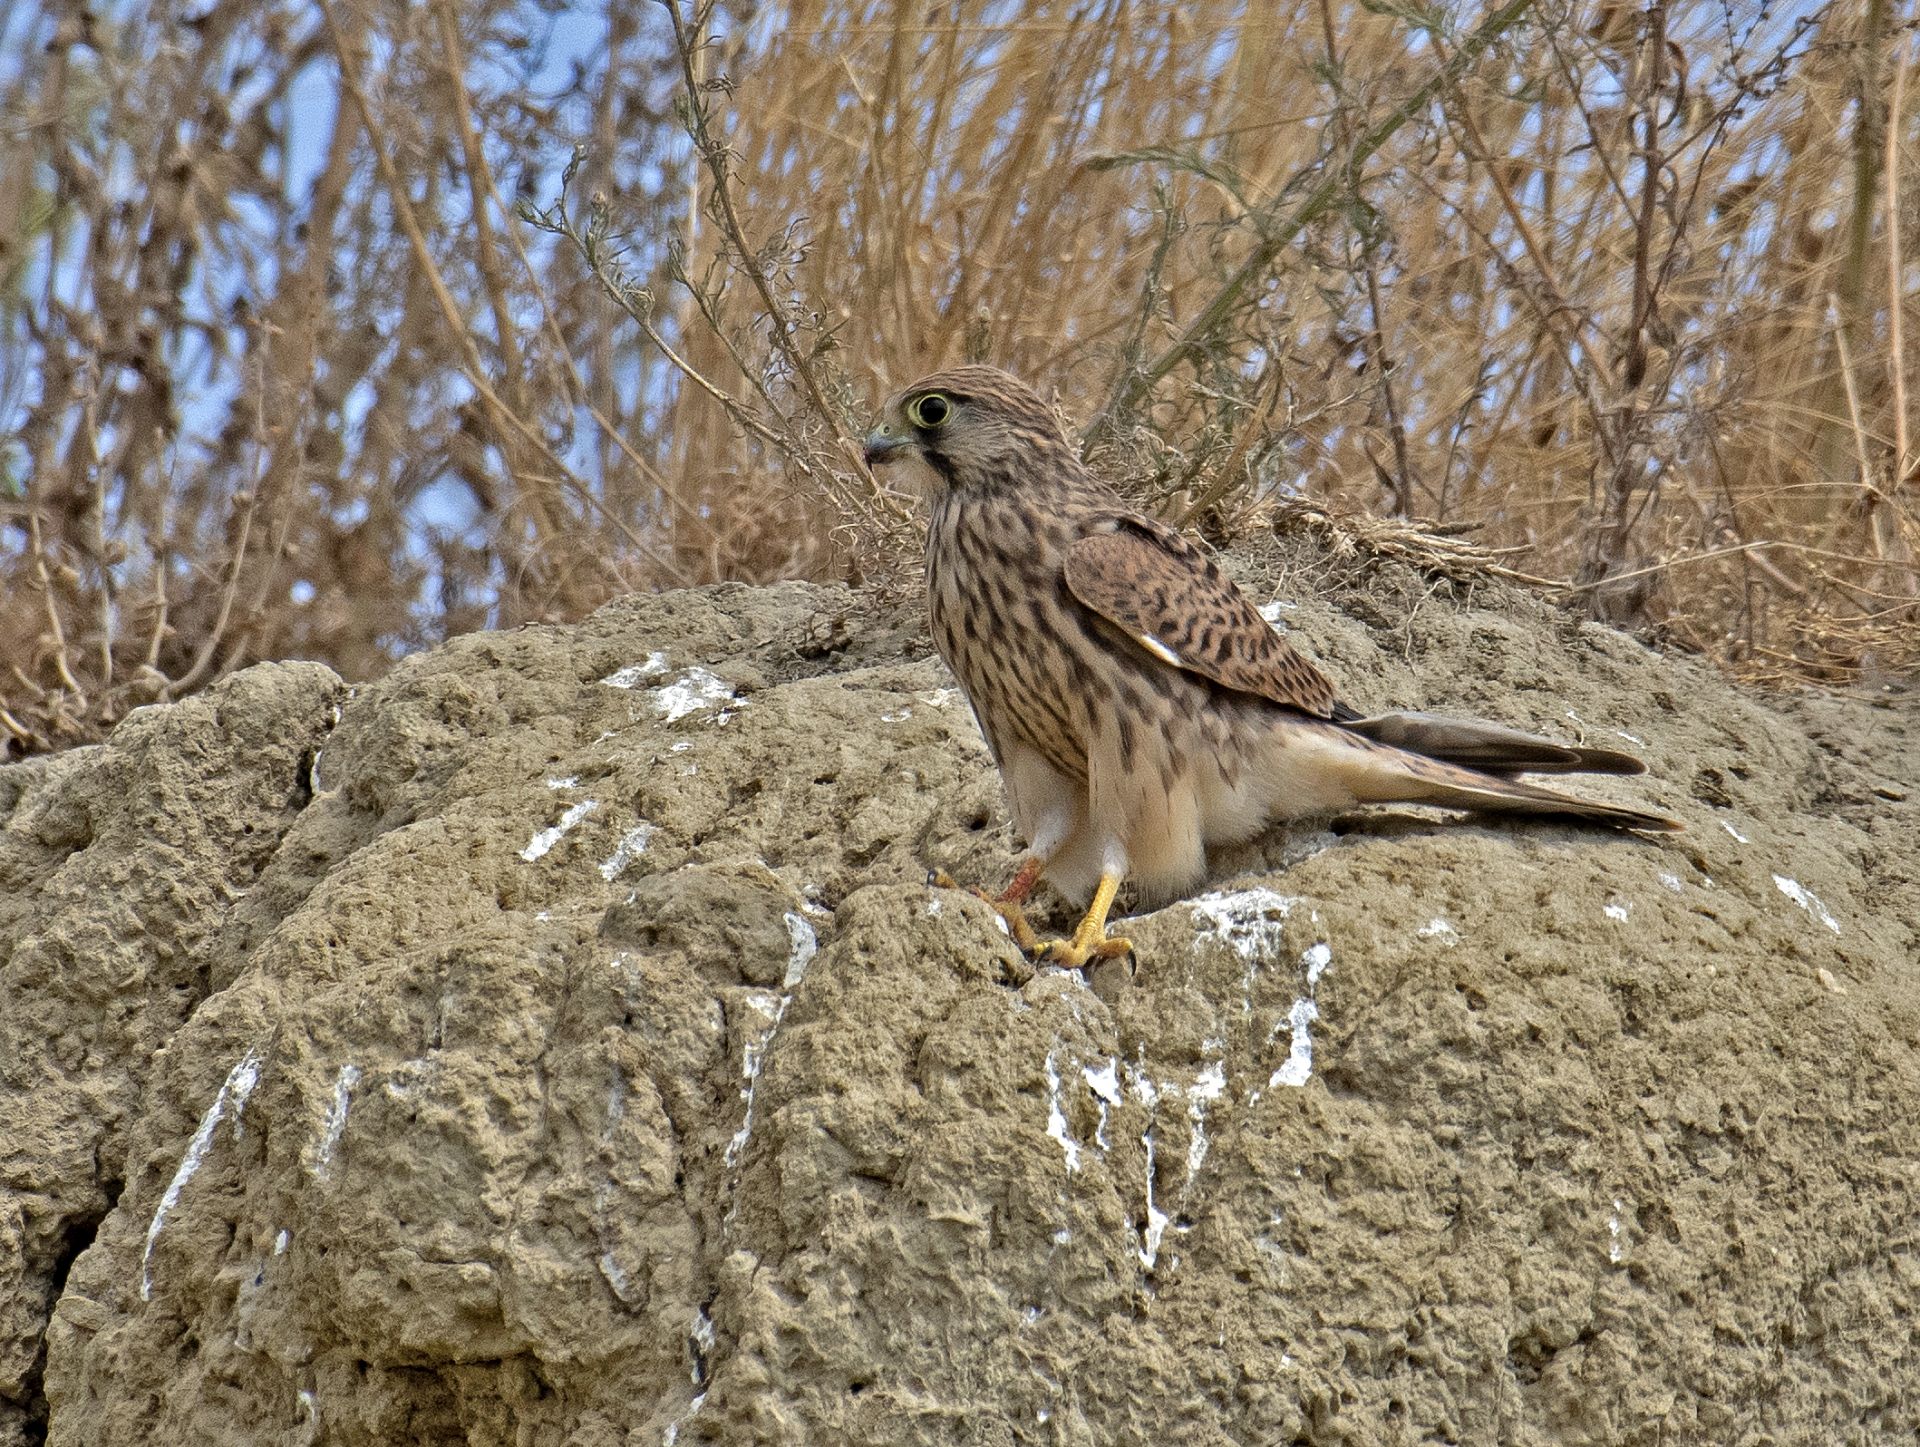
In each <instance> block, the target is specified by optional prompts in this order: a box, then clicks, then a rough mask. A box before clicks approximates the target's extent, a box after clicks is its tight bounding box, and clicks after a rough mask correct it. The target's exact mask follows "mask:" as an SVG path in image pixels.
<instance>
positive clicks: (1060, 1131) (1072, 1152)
mask: <svg viewBox="0 0 1920 1447" xmlns="http://www.w3.org/2000/svg"><path fill="white" fill-rule="evenodd" d="M1055 1053H1056V1052H1054V1051H1051V1050H1050V1051H1048V1052H1047V1134H1048V1135H1049V1136H1051V1137H1052V1138H1053V1139H1054V1140H1057V1141H1059V1142H1060V1149H1061V1151H1062V1152H1063V1153H1064V1154H1065V1155H1066V1158H1067V1174H1068V1175H1070V1176H1071V1175H1072V1174H1073V1173H1074V1172H1076V1171H1078V1170H1079V1169H1080V1142H1078V1141H1077V1140H1075V1139H1074V1138H1073V1135H1072V1133H1071V1132H1069V1131H1068V1129H1067V1117H1066V1115H1065V1114H1064V1113H1063V1112H1062V1111H1061V1109H1060V1070H1059V1067H1057V1066H1056V1065H1055V1064H1054V1063H1053V1057H1054V1055H1055Z"/></svg>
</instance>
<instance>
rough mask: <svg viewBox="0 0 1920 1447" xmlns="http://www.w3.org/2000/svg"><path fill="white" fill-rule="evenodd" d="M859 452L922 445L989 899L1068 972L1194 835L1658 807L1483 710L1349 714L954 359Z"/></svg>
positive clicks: (1072, 454) (884, 457)
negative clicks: (1000, 858)
mask: <svg viewBox="0 0 1920 1447" xmlns="http://www.w3.org/2000/svg"><path fill="white" fill-rule="evenodd" d="M866 458H867V461H868V463H869V464H870V465H876V466H877V465H879V464H882V463H894V462H900V461H904V460H907V459H917V460H918V461H919V462H920V463H921V464H923V465H924V468H925V472H924V473H923V474H922V481H923V483H924V485H925V487H926V489H927V492H928V498H929V502H930V504H931V518H930V520H929V523H928V527H927V553H926V573H927V608H928V617H929V621H930V622H931V624H932V631H933V640H934V644H935V646H936V647H937V648H938V649H939V650H940V656H941V657H942V658H944V659H945V660H946V662H947V666H948V667H949V668H951V669H952V670H953V673H954V676H955V677H956V678H957V679H959V681H960V686H961V687H962V688H963V689H965V690H966V694H967V698H968V700H969V701H970V702H971V703H972V705H973V712H974V717H975V718H976V719H978V720H979V723H980V731H981V732H982V733H983V734H984V735H985V736H986V740H987V743H988V745H989V747H990V748H991V749H992V750H993V757H994V760H995V762H996V763H997V764H998V765H999V767H1000V778H1001V780H1002V782H1003V783H1004V784H1005V786H1006V791H1007V802H1008V804H1009V806H1010V807H1011V809H1012V812H1013V819H1014V824H1015V826H1016V828H1017V829H1018V830H1019V832H1020V833H1021V834H1022V835H1024V836H1025V838H1026V840H1027V844H1028V848H1029V850H1030V851H1031V852H1030V853H1029V855H1028V857H1027V858H1026V859H1025V861H1024V862H1023V863H1022V864H1021V866H1020V869H1019V871H1018V873H1017V874H1016V875H1015V876H1014V880H1013V883H1012V885H1011V886H1010V887H1009V888H1008V889H1007V890H1006V892H1005V893H1003V894H1001V895H999V896H997V897H996V898H995V900H994V903H995V904H996V906H997V907H998V908H999V909H1000V911H1001V914H1002V915H1003V917H1005V918H1006V919H1007V921H1008V924H1009V926H1010V927H1012V928H1013V930H1014V935H1015V938H1016V940H1018V941H1019V942H1020V943H1021V945H1022V946H1023V947H1024V948H1027V949H1028V950H1029V951H1032V952H1035V953H1037V954H1039V955H1040V956H1041V957H1043V958H1046V959H1050V960H1052V961H1054V962H1056V963H1059V964H1062V965H1065V966H1067V967H1069V968H1078V967H1080V966H1082V965H1084V964H1086V963H1088V962H1089V961H1092V960H1096V959H1104V958H1113V957H1116V956H1119V955H1123V954H1125V953H1127V951H1129V950H1130V949H1131V948H1132V946H1131V943H1130V942H1129V941H1127V940H1125V939H1119V938H1111V939H1110V938H1108V936H1107V914H1108V911H1109V910H1110V909H1111V908H1112V905H1113V899H1114V894H1115V891H1116V890H1118V888H1119V886H1120V883H1121V881H1122V880H1123V879H1126V878H1128V877H1131V878H1132V879H1133V880H1134V881H1135V882H1136V883H1137V885H1138V886H1139V889H1140V892H1141V895H1142V898H1143V901H1145V902H1149V903H1151V902H1156V901H1164V900H1167V899H1172V898H1176V897H1178V896H1179V895H1180V894H1182V893H1183V892H1185V891H1187V890H1188V889H1190V888H1191V887H1192V886H1193V885H1195V884H1196V883H1198V882H1199V880H1200V879H1201V877H1202V876H1203V875H1204V873H1205V871H1206V857H1207V854H1206V852H1207V846H1208V845H1209V844H1219V843H1230V842H1234V841H1238V840H1242V839H1247V838H1251V837H1252V836H1253V835H1255V834H1257V833H1258V832H1259V831H1260V830H1261V829H1263V828H1265V827H1266V826H1267V825H1268V824H1269V823H1271V822H1273V821H1276V820H1281V819H1289V818H1294V817H1297V816H1300V815H1305V814H1314V813H1322V812H1328V811H1332V810H1337V809H1343V808H1347V807H1350V806H1352V805H1354V804H1360V803H1395V802H1418V803H1425V804H1439V805H1444V806H1446V807H1448V808H1454V809H1466V810H1484V811H1497V812H1504V813H1518V814H1563V815H1573V816H1576V817H1578V818H1582V819H1590V820H1594V821H1596V822H1599V823H1602V824H1610V825H1613V826H1615V827H1617V828H1621V829H1639V830H1670V829H1679V828H1681V827H1682V826H1681V825H1679V824H1678V823H1676V822H1675V821H1673V820H1671V819H1666V818H1662V817H1661V816H1659V815H1656V814H1646V813H1641V812H1640V811H1638V810H1634V809H1623V808H1617V807H1615V806H1613V805H1611V804H1600V803H1595V802H1592V801H1590V800H1586V799H1578V798H1574V797H1572V796H1570V795H1566V794H1559V793H1555V792H1553V791H1551V790H1548V789H1542V788H1537V787H1535V786H1534V785H1531V784H1526V783H1521V782H1520V781H1519V780H1518V778H1517V777H1516V776H1517V775H1520V774H1527V773H1534V774H1557V773H1580V772H1594V773H1611V774H1638V773H1643V772H1644V771H1645V765H1643V764H1642V763H1641V762H1640V761H1639V760H1638V759H1636V758H1633V757H1632V756H1631V755H1628V754H1622V753H1616V752H1613V751H1612V750H1608V749H1587V748H1572V747H1567V746H1564V745H1561V744H1556V743H1552V742H1549V741H1548V740H1545V739H1537V738H1533V737H1531V736H1530V735H1527V734H1523V733H1519V732H1516V731H1514V730H1512V729H1507V728H1502V727H1500V726H1498V725H1496V724H1490V723H1480V722H1471V721H1465V720H1455V719H1448V718H1441V717H1438V716H1436V715H1432V714H1423V713H1389V714H1381V715H1377V716H1375V717H1371V718H1367V717H1362V716H1361V715H1360V714H1358V713H1357V712H1355V711H1354V710H1353V709H1350V708H1347V707H1345V706H1344V705H1342V704H1341V703H1340V702H1339V701H1338V700H1337V699H1336V698H1335V696H1334V687H1333V684H1332V683H1331V682H1329V681H1328V679H1327V678H1326V676H1325V675H1324V674H1322V673H1321V672H1320V671H1319V670H1318V669H1317V668H1315V667H1314V666H1313V664H1312V663H1310V662H1308V661H1307V659H1305V658H1304V657H1302V656H1301V655H1300V654H1299V653H1298V652H1296V651H1295V650H1294V648H1293V647H1292V645H1291V644H1289V643H1288V642H1287V640H1286V639H1285V638H1284V637H1282V636H1281V635H1280V634H1279V633H1278V632H1276V631H1275V630H1274V628H1273V627H1272V626H1270V625H1269V624H1268V623H1267V621H1266V619H1264V618H1262V617H1261V616H1260V613H1259V611H1258V610H1257V609H1256V608H1255V607H1254V605H1253V604H1252V603H1251V602H1249V601H1248V600H1247V598H1246V597H1245V595H1244V594H1242V593H1241V592H1240V591H1239V589H1238V588H1236V587H1235V586H1234V585H1233V584H1232V583H1231V582H1229V581H1228V580H1227V578H1226V577H1225V576H1223V575H1222V574H1221V572H1220V570H1219V569H1218V568H1217V567H1215V566H1214V563H1213V561H1212V560H1211V559H1210V558H1209V557H1208V556H1207V555H1206V554H1205V553H1204V552H1202V551H1201V550H1200V549H1199V548H1197V547H1195V546H1194V545H1193V544H1191V543H1189V542H1188V541H1187V540H1186V539H1185V538H1183V537H1182V536H1181V535H1180V534H1179V533H1178V532H1177V531H1176V530H1174V529H1173V528H1171V527H1169V526H1167V525H1166V524H1165V523H1162V522H1158V521H1156V520H1155V519H1153V518H1150V517H1148V516H1146V515H1145V514H1144V513H1141V512H1139V511H1137V510H1136V509H1134V508H1132V507H1130V506H1128V505H1127V503H1126V501H1125V500H1124V499H1122V498H1121V497H1120V495H1119V494H1118V493H1116V492H1115V491H1114V490H1113V489H1112V488H1111V487H1109V486H1107V484H1105V483H1104V482H1102V481H1100V480H1099V479H1098V478H1097V477H1095V476H1094V475H1093V473H1092V472H1091V471H1089V470H1088V469H1087V467H1086V466H1085V465H1084V464H1083V463H1082V462H1081V461H1080V457H1079V453H1078V452H1077V451H1076V449H1075V448H1074V446H1073V444H1072V443H1071V442H1069V441H1068V439H1067V437H1066V434H1065V433H1064V432H1063V431H1062V430H1061V427H1060V424H1059V422H1058V420H1057V419H1056V418H1055V415H1054V413H1053V410H1052V409H1051V408H1050V407H1049V406H1048V405H1047V404H1046V403H1045V402H1043V401H1042V400H1041V399H1040V398H1039V397H1038V396H1036V395H1035V394H1034V392H1033V391H1032V390H1031V389H1029V388H1028V387H1027V386H1026V385H1025V384H1024V383H1022V382H1021V381H1020V380H1019V379H1018V378H1016V377H1013V376H1011V375H1009V374H1008V373H1006V372H1002V371H999V370H997V369H996V368H993V367H983V366H967V367H957V368H954V369H952V370H950V371H945V372H939V373H936V374H935V375H933V376H930V377H925V378H923V379H921V380H920V381H918V382H916V383H914V384H913V385H912V386H911V387H908V388H907V389H906V390H905V391H903V392H901V393H899V394H898V395H897V396H895V397H894V398H893V399H892V400H891V401H890V402H888V404H887V406H886V410H885V412H884V413H883V414H882V417H881V421H880V424H879V426H878V427H877V428H876V429H875V431H874V432H873V433H872V434H871V435H870V436H869V437H868V438H867V440H866ZM1043 875H1044V876H1045V878H1046V879H1047V880H1048V881H1050V882H1051V883H1052V884H1053V885H1054V887H1055V888H1057V889H1058V890H1059V891H1060V892H1061V893H1062V894H1064V895H1066V896H1067V897H1069V898H1070V899H1073V900H1075V901H1076V902H1079V903H1087V905H1088V907H1087V910H1086V914H1085V917H1084V918H1083V919H1082V920H1081V921H1080V924H1079V927H1078V928H1077V929H1076V930H1075V931H1074V934H1073V938H1072V939H1071V940H1053V941H1050V942H1048V943H1046V944H1044V945H1043V944H1041V943H1040V942H1039V941H1038V940H1037V939H1035V937H1034V935H1033V931H1032V930H1031V929H1030V928H1028V927H1027V924H1026V921H1025V919H1024V917H1023V915H1022V912H1021V909H1020V906H1021V903H1022V902H1023V901H1024V899H1025V898H1026V896H1027V894H1028V893H1029V892H1030V891H1031V890H1032V888H1033V886H1034V885H1035V883H1037V882H1038V880H1039V879H1040V878H1041V877H1042V876H1043Z"/></svg>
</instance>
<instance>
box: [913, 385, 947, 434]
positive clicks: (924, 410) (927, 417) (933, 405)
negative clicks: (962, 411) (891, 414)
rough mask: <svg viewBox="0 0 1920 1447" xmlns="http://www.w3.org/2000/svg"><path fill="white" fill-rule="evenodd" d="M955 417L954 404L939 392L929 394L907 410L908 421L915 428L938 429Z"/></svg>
mask: <svg viewBox="0 0 1920 1447" xmlns="http://www.w3.org/2000/svg"><path fill="white" fill-rule="evenodd" d="M952 415H953V404H952V403H950V402H949V401H947V399H946V398H945V397H942V396H941V395H940V394H939V393H938V392H929V393H928V394H927V395H926V396H924V397H922V398H920V399H919V400H918V401H916V402H915V403H914V404H913V405H912V406H910V407H908V408H907V419H908V420H909V421H910V422H912V423H913V425H914V426H915V427H938V426H940V425H941V424H942V423H944V422H945V421H946V420H947V418H949V417H951V416H952Z"/></svg>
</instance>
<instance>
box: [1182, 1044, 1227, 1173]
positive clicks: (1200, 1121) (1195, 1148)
mask: <svg viewBox="0 0 1920 1447" xmlns="http://www.w3.org/2000/svg"><path fill="white" fill-rule="evenodd" d="M1226 1091H1227V1067H1226V1065H1225V1064H1224V1063H1223V1062H1222V1061H1218V1060H1216V1061H1214V1062H1213V1063H1212V1064H1210V1065H1208V1066H1207V1068H1206V1069H1205V1070H1202V1071H1201V1072H1200V1074H1199V1076H1198V1077H1196V1078H1195V1080H1194V1082H1193V1084H1192V1085H1190V1086H1189V1087H1187V1119H1188V1120H1189V1121H1191V1122H1192V1123H1193V1134H1192V1135H1191V1136H1190V1137H1188V1139H1187V1189H1189V1190H1191V1189H1192V1188H1193V1180H1194V1177H1195V1176H1197V1175H1199V1174H1200V1166H1201V1163H1202V1162H1203V1161H1205V1160H1206V1158H1207V1144H1208V1142H1207V1106H1208V1105H1209V1104H1211V1103H1212V1102H1213V1101H1216V1100H1218V1099H1219V1098H1220V1097H1221V1096H1222V1095H1225V1094H1226Z"/></svg>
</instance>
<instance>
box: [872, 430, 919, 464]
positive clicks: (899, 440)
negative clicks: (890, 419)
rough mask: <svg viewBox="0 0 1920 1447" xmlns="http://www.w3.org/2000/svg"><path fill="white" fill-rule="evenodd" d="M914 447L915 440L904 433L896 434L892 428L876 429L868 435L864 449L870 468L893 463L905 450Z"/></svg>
mask: <svg viewBox="0 0 1920 1447" xmlns="http://www.w3.org/2000/svg"><path fill="white" fill-rule="evenodd" d="M911 446H913V438H912V437H911V436H909V435H908V434H907V433H904V432H895V431H894V430H893V428H892V427H890V426H884V425H883V426H881V427H877V428H875V429H874V430H873V431H872V432H870V433H868V434H867V441H866V446H865V447H864V448H863V449H862V451H863V453H864V454H865V456H866V459H867V466H868V467H880V466H882V465H884V464H886V463H889V462H892V461H893V460H894V458H895V457H896V456H898V455H899V454H900V452H901V451H902V450H904V449H905V448H909V447H911Z"/></svg>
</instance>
